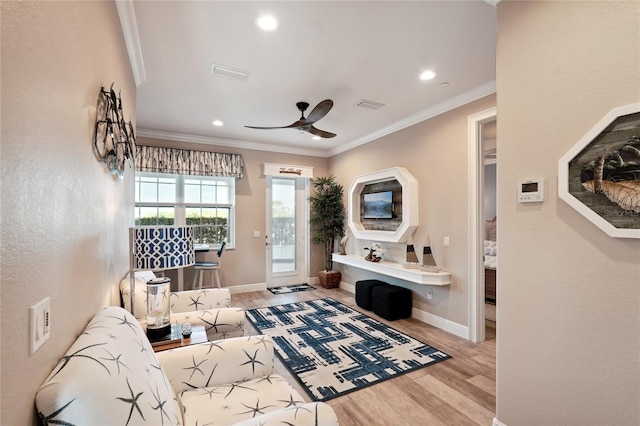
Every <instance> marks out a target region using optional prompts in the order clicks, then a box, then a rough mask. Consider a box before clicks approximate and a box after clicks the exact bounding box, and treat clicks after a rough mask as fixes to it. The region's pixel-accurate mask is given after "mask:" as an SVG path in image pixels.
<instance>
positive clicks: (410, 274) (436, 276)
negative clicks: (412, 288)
mask: <svg viewBox="0 0 640 426" xmlns="http://www.w3.org/2000/svg"><path fill="white" fill-rule="evenodd" d="M332 259H333V261H334V262H336V263H341V264H343V265H348V266H353V267H354V268H360V269H364V270H366V271H371V272H375V273H376V274H381V275H386V276H388V277H394V278H399V279H401V280H405V281H410V282H413V283H418V284H424V285H449V284H451V274H450V273H448V272H442V271H441V272H424V271H421V270H420V269H406V268H404V267H403V266H402V264H400V263H396V262H388V261H386V260H382V261H381V262H367V261H366V260H364V258H363V257H362V256H353V255H349V254H347V255H340V254H336V253H334V254H333V256H332Z"/></svg>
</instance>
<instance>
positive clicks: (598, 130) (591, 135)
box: [558, 102, 640, 238]
mask: <svg viewBox="0 0 640 426" xmlns="http://www.w3.org/2000/svg"><path fill="white" fill-rule="evenodd" d="M638 112H640V102H638V103H633V104H629V105H624V106H620V107H617V108H614V109H612V110H611V111H609V112H608V113H607V114H606V115H605V116H604V117H603V118H602V119H601V120H600V121H599V122H598V123H597V124H596V125H595V126H593V127H592V128H591V130H589V131H588V132H587V133H586V134H585V135H584V136H583V137H582V138H581V139H580V140H579V141H578V142H577V143H576V144H575V145H574V146H573V147H572V148H571V149H570V150H569V151H568V152H567V153H566V154H565V155H563V156H562V158H560V160H559V161H558V196H559V197H560V198H561V199H562V200H564V201H565V202H566V203H567V204H569V205H570V206H571V207H573V208H574V209H575V210H576V211H578V212H579V213H580V214H581V215H582V216H584V217H585V218H587V219H588V220H589V221H590V222H591V223H593V224H594V225H596V226H597V227H598V228H600V229H601V230H602V231H604V232H605V233H607V234H608V235H609V236H611V237H617V238H640V213H636V212H629V213H628V214H629V215H630V216H632V217H634V218H637V222H638V228H628V227H625V228H619V227H616V226H615V225H614V224H613V223H611V222H610V221H608V220H607V219H605V218H604V217H603V215H601V214H599V213H597V212H596V211H594V210H593V209H592V208H591V207H590V206H589V205H586V204H585V203H584V202H583V201H581V200H579V199H578V198H576V197H575V196H574V195H573V194H572V193H571V191H570V184H571V181H572V180H576V179H578V180H579V179H580V176H579V175H578V176H570V170H569V168H570V163H571V162H572V161H573V160H574V159H575V158H576V157H578V156H579V155H584V153H585V150H588V149H592V148H593V149H594V150H596V149H595V148H594V146H595V145H596V144H597V143H598V141H601V139H602V137H603V135H604V134H606V132H605V131H606V130H607V128H608V127H609V126H610V125H611V124H613V123H614V122H615V121H616V120H617V119H618V118H620V117H623V116H627V115H630V114H635V113H638ZM639 133H640V131H639ZM601 143H602V142H601ZM598 149H600V148H598ZM599 152H601V150H600V151H599ZM601 155H602V154H601ZM574 172H575V170H574ZM602 197H603V203H604V202H605V201H604V200H605V199H606V198H605V197H604V196H602ZM606 201H607V202H608V201H609V200H608V199H607V200H606ZM611 208H612V209H614V210H611V211H616V212H618V211H619V210H617V209H618V208H617V207H611ZM611 214H613V213H611Z"/></svg>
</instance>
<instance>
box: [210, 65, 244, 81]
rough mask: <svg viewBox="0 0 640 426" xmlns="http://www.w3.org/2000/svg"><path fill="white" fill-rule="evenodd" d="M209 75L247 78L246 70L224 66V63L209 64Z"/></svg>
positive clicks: (238, 78) (236, 78)
mask: <svg viewBox="0 0 640 426" xmlns="http://www.w3.org/2000/svg"><path fill="white" fill-rule="evenodd" d="M210 73H211V75H215V76H217V77H227V78H232V79H234V80H246V79H247V78H249V72H248V71H242V70H239V69H237V68H231V67H226V66H224V65H218V64H211V71H210Z"/></svg>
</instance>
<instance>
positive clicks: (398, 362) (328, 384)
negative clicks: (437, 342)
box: [247, 298, 451, 401]
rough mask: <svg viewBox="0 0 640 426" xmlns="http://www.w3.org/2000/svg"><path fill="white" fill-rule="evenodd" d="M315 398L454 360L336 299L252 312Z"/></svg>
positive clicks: (252, 318)
mask: <svg viewBox="0 0 640 426" xmlns="http://www.w3.org/2000/svg"><path fill="white" fill-rule="evenodd" d="M247 318H248V319H249V321H250V322H251V324H253V326H254V327H255V328H256V330H258V331H259V332H260V333H261V334H268V335H270V336H272V337H273V340H274V342H275V346H276V354H277V355H278V358H280V360H281V361H282V362H283V363H284V365H285V366H286V367H287V369H289V371H290V372H291V373H292V374H293V376H294V377H295V378H296V379H297V380H298V382H299V383H300V384H301V385H302V387H303V388H304V390H305V391H306V392H307V394H308V395H309V397H311V399H312V400H314V401H327V400H329V399H333V398H336V397H339V396H342V395H344V394H347V393H349V392H353V391H356V390H358V389H362V388H364V387H367V386H370V385H373V384H375V383H379V382H381V381H383V380H387V379H391V378H393V377H397V376H398V375H400V374H405V373H408V372H410V371H414V370H417V369H419V368H423V367H426V366H428V365H431V364H434V363H436V362H439V361H443V360H445V359H448V358H451V357H450V356H449V355H447V354H446V353H444V352H442V351H440V350H438V349H436V348H434V347H433V346H429V345H427V344H425V343H422V342H420V341H418V340H416V339H413V338H412V337H409V336H407V335H406V334H404V333H401V332H399V331H398V330H395V329H393V328H391V327H389V326H387V325H385V324H383V323H381V322H380V321H378V320H376V319H374V318H371V317H368V316H367V315H365V314H363V313H360V312H358V311H356V310H353V309H351V308H349V307H348V306H345V305H343V304H342V303H340V302H337V301H335V300H333V299H330V298H326V299H318V300H311V301H307V302H298V303H290V304H286V305H278V306H271V307H267V308H258V309H251V310H248V311H247Z"/></svg>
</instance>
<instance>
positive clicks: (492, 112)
mask: <svg viewBox="0 0 640 426" xmlns="http://www.w3.org/2000/svg"><path fill="white" fill-rule="evenodd" d="M496 117H497V109H496V108H495V107H493V108H489V109H487V110H485V111H482V112H479V113H476V114H473V115H470V116H469V117H468V120H467V129H468V133H467V140H468V153H469V154H468V166H469V182H468V184H469V185H468V187H469V252H470V255H469V289H470V291H469V340H471V341H472V342H474V343H479V342H483V341H484V340H485V304H484V303H485V286H484V272H485V271H484V261H483V254H484V216H483V215H484V152H483V138H482V134H483V131H482V130H483V126H484V125H486V124H487V123H491V122H495V121H496Z"/></svg>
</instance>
